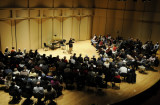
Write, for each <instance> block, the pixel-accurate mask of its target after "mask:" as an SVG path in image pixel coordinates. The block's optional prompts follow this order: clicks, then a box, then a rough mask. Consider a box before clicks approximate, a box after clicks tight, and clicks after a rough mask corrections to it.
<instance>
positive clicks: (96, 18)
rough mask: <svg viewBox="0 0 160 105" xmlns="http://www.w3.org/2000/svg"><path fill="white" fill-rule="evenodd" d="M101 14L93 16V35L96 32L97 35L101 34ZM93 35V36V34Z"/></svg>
mask: <svg viewBox="0 0 160 105" xmlns="http://www.w3.org/2000/svg"><path fill="white" fill-rule="evenodd" d="M99 26H100V25H99V16H94V17H93V26H92V33H93V35H94V34H96V35H99V33H100V32H99ZM93 35H92V36H93Z"/></svg>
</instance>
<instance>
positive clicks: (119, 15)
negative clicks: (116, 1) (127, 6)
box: [112, 10, 123, 38]
mask: <svg viewBox="0 0 160 105" xmlns="http://www.w3.org/2000/svg"><path fill="white" fill-rule="evenodd" d="M114 23H115V24H114V31H113V32H112V37H114V38H115V37H117V36H118V35H119V36H120V35H121V33H122V25H123V11H121V10H117V11H115V22H114ZM118 32H119V33H118Z"/></svg>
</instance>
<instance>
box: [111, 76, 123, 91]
mask: <svg viewBox="0 0 160 105" xmlns="http://www.w3.org/2000/svg"><path fill="white" fill-rule="evenodd" d="M116 83H118V84H119V85H118V86H116ZM120 85H121V79H118V78H113V81H112V88H114V89H120ZM117 87H118V88H117Z"/></svg>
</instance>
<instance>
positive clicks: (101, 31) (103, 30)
mask: <svg viewBox="0 0 160 105" xmlns="http://www.w3.org/2000/svg"><path fill="white" fill-rule="evenodd" d="M98 27H99V35H105V34H106V17H103V16H99V25H98Z"/></svg>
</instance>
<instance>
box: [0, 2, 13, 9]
mask: <svg viewBox="0 0 160 105" xmlns="http://www.w3.org/2000/svg"><path fill="white" fill-rule="evenodd" d="M11 7H13V1H12V0H5V1H4V0H0V8H11Z"/></svg>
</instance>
